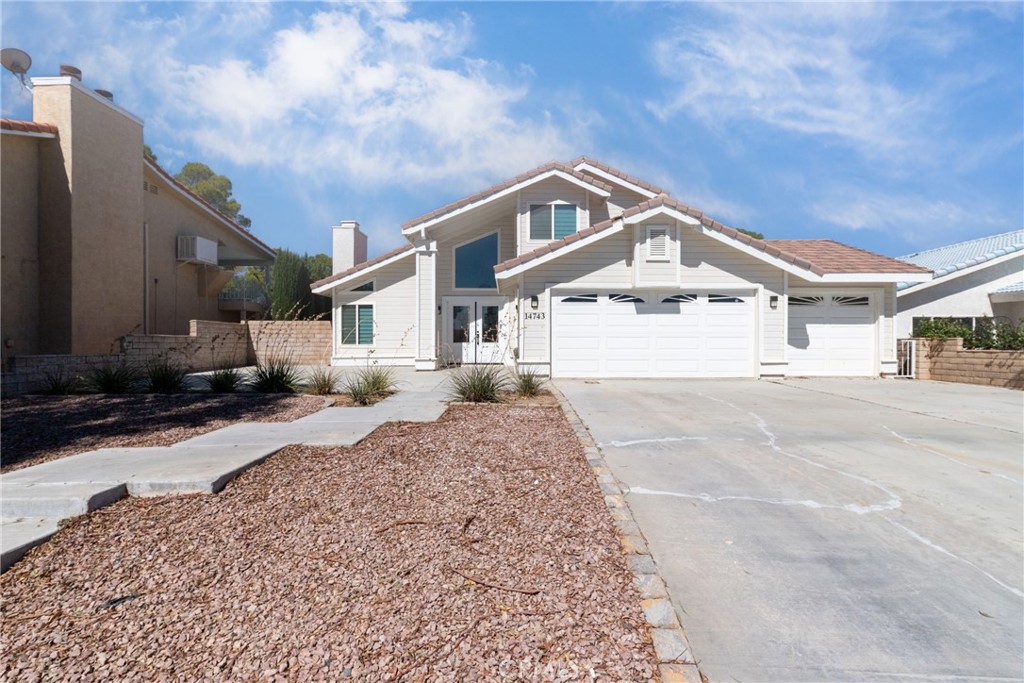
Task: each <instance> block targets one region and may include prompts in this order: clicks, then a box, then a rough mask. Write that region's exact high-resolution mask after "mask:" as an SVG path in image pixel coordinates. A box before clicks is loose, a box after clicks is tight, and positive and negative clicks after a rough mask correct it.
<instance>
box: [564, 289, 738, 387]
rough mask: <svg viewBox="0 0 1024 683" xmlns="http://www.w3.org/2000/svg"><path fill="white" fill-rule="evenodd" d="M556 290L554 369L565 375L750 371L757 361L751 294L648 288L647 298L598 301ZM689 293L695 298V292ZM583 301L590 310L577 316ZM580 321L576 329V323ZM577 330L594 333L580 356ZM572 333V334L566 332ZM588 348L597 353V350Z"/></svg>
mask: <svg viewBox="0 0 1024 683" xmlns="http://www.w3.org/2000/svg"><path fill="white" fill-rule="evenodd" d="M573 296H576V295H573V294H566V295H561V296H556V297H554V301H553V318H554V320H553V324H552V354H553V366H554V372H555V374H556V375H558V376H563V377H569V376H574V377H651V376H656V377H753V376H756V368H755V362H754V361H755V357H756V355H755V349H756V344H755V337H754V335H755V334H756V325H755V321H754V303H753V302H754V300H755V299H754V297H752V296H749V295H744V296H743V297H742V298H740V300H739V302H722V301H716V302H715V303H713V304H710V303H709V299H708V296H707V295H706V294H702V295H693V294H690V293H687V294H686V295H685V297H684V298H686V299H687V300H686V301H669V302H668V303H662V301H663V300H664V299H666V298H669V297H671V296H672V295H671V293H669V294H665V293H656V294H649V295H645V294H643V293H641V294H640V295H637V296H639V297H640V298H646V303H642V304H641V303H637V302H635V301H624V300H621V299H622V298H623V297H624V296H631V295H620V296H619V297H617V298H619V299H620V300H619V301H614V300H611V299H610V297H609V296H608V295H606V294H602V295H598V297H597V302H596V303H587V304H583V303H575V302H572V301H565V299H566V298H567V297H573ZM691 297H692V298H691ZM584 306H586V307H587V309H588V310H589V311H592V312H596V314H594V313H591V314H590V315H589V316H588V317H583V316H580V315H579V314H578V313H577V311H578V310H579V309H580V308H582V307H584ZM573 328H575V329H573ZM580 334H584V335H585V336H587V337H589V338H591V339H594V340H596V347H595V346H588V347H586V353H587V354H588V357H586V358H581V357H579V352H580V350H581V345H580V343H579V341H578V340H575V341H574V340H573V337H578V336H579V335H580ZM566 335H568V336H566ZM590 354H594V355H593V356H592V357H591V356H590Z"/></svg>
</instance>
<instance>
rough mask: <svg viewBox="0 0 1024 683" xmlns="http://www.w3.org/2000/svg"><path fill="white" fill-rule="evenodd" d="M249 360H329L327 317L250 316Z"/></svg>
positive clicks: (301, 362) (310, 362) (318, 362)
mask: <svg viewBox="0 0 1024 683" xmlns="http://www.w3.org/2000/svg"><path fill="white" fill-rule="evenodd" d="M246 325H247V326H248V327H249V363H251V364H254V363H257V362H266V361H268V360H287V361H289V362H291V363H296V364H298V365H330V364H331V351H332V343H331V323H330V321H329V320H250V321H249V322H247V323H246Z"/></svg>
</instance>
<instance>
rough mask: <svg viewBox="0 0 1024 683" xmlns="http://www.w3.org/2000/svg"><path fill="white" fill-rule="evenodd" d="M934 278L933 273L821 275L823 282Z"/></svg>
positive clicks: (869, 281) (867, 281) (905, 280)
mask: <svg viewBox="0 0 1024 683" xmlns="http://www.w3.org/2000/svg"><path fill="white" fill-rule="evenodd" d="M931 279H932V274H931V273H827V274H825V275H822V276H821V282H849V283H871V282H927V281H929V280H931Z"/></svg>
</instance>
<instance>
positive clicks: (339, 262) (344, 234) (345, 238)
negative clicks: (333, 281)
mask: <svg viewBox="0 0 1024 683" xmlns="http://www.w3.org/2000/svg"><path fill="white" fill-rule="evenodd" d="M332 230H333V231H334V244H333V269H332V270H333V272H334V273H340V272H341V271H343V270H348V269H349V268H351V267H352V266H355V265H358V264H360V263H362V262H363V261H365V260H366V235H364V234H363V233H362V231H361V230H360V229H359V223H357V222H355V221H341V223H340V224H338V225H335V226H334V227H333V228H332Z"/></svg>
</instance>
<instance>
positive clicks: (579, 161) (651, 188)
mask: <svg viewBox="0 0 1024 683" xmlns="http://www.w3.org/2000/svg"><path fill="white" fill-rule="evenodd" d="M569 165H570V166H572V167H573V168H577V169H578V168H579V167H580V166H583V165H587V166H591V167H593V168H596V169H598V170H600V171H604V172H605V173H606V174H608V175H610V176H613V177H615V178H618V179H619V180H622V181H624V182H625V183H626V184H628V185H635V186H636V187H639V188H641V189H644V190H647V191H648V192H650V193H651V194H652V195H659V194H666V195H667V194H668V192H667V191H665V190H663V189H661V188H660V187H658V186H657V185H652V184H651V183H649V182H647V181H646V180H641V179H640V178H634V177H633V176H631V175H629V174H628V173H626V172H625V171H620V170H619V169H617V168H615V167H613V166H609V165H608V164H604V163H601V162H600V161H598V160H597V159H593V158H591V157H588V156H582V157H577V158H575V159H573V160H572V161H570V162H569Z"/></svg>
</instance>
